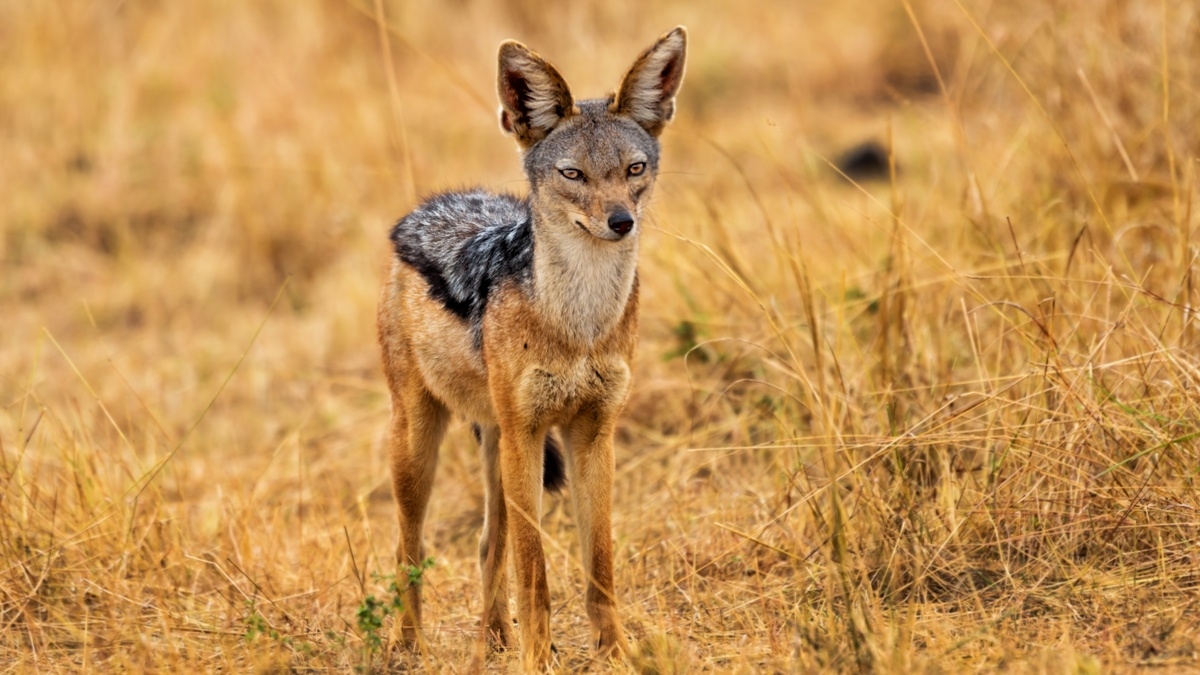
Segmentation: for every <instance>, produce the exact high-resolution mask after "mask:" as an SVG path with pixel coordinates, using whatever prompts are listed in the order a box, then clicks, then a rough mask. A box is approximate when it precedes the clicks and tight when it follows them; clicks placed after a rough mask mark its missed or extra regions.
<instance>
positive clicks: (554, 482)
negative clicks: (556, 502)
mask: <svg viewBox="0 0 1200 675" xmlns="http://www.w3.org/2000/svg"><path fill="white" fill-rule="evenodd" d="M545 447H546V457H545V460H544V461H543V464H542V487H543V488H545V489H546V490H549V491H550V492H558V491H559V490H562V489H563V486H564V485H566V484H567V466H566V463H565V462H564V461H563V454H562V450H560V449H559V447H558V441H556V440H555V439H554V435H553V434H546V446H545Z"/></svg>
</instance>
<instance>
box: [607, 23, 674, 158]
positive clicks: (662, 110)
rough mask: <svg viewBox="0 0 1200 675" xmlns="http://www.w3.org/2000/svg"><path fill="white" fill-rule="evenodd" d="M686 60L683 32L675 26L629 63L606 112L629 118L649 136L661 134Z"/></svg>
mask: <svg viewBox="0 0 1200 675" xmlns="http://www.w3.org/2000/svg"><path fill="white" fill-rule="evenodd" d="M686 58H687V29H685V28H684V27H683V26H676V27H675V29H674V30H672V31H670V32H669V33H667V34H665V35H663V36H662V37H660V38H659V39H658V41H657V42H655V43H654V44H653V45H651V46H650V48H649V49H647V50H646V51H644V52H642V54H641V55H640V56H638V58H637V60H636V61H634V62H633V66H632V67H630V69H629V72H628V73H626V74H625V77H624V79H622V80H621V86H620V88H619V89H617V95H616V97H615V98H614V99H613V102H612V105H611V106H610V107H609V110H610V111H612V112H613V113H614V114H617V115H626V116H628V117H630V118H632V119H633V120H634V121H635V122H637V123H638V124H640V125H641V126H642V128H643V129H645V130H646V131H648V132H649V133H650V135H651V136H658V135H659V134H661V133H662V130H663V127H665V126H666V124H667V122H669V121H671V118H672V117H674V116H675V95H676V94H678V93H679V87H680V85H682V84H683V71H684V62H685V60H686Z"/></svg>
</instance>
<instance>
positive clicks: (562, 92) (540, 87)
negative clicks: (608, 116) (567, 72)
mask: <svg viewBox="0 0 1200 675" xmlns="http://www.w3.org/2000/svg"><path fill="white" fill-rule="evenodd" d="M499 65H500V72H499V77H498V79H497V85H496V89H497V93H498V94H499V96H500V127H501V128H502V129H504V131H505V132H507V133H510V134H512V135H514V136H516V138H517V143H519V144H520V145H521V147H522V148H524V149H528V148H529V147H531V146H532V145H533V144H534V143H537V142H538V141H540V140H542V139H543V138H545V137H546V135H547V134H549V133H550V132H551V131H552V130H553V129H554V127H556V126H558V124H559V123H560V122H562V121H563V120H564V119H566V118H567V117H570V116H571V115H574V114H577V113H578V112H579V111H578V110H577V109H576V107H575V101H574V99H572V98H571V90H570V89H569V88H568V87H567V82H566V80H564V79H563V76H562V75H560V74H559V73H558V71H557V70H555V68H554V66H552V65H550V63H549V62H547V61H546V60H545V59H543V58H542V57H540V56H538V55H537V54H535V53H533V52H532V51H530V49H529V48H528V47H526V46H525V45H523V44H521V43H520V42H516V41H514V40H505V41H504V42H502V43H500V54H499Z"/></svg>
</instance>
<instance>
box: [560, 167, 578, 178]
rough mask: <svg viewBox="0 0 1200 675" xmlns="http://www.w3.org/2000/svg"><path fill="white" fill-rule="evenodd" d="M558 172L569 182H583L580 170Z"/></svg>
mask: <svg viewBox="0 0 1200 675" xmlns="http://www.w3.org/2000/svg"><path fill="white" fill-rule="evenodd" d="M558 172H559V173H561V174H562V175H563V178H566V179H567V180H583V172H582V171H580V170H579V169H559V170H558Z"/></svg>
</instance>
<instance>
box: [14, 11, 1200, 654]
mask: <svg viewBox="0 0 1200 675" xmlns="http://www.w3.org/2000/svg"><path fill="white" fill-rule="evenodd" d="M960 2H961V4H960ZM381 5H382V6H383V9H384V10H385V13H386V21H387V25H388V27H389V30H388V31H387V34H388V49H390V53H391V67H392V68H391V69H392V71H393V72H394V78H395V79H394V81H392V82H389V74H388V72H389V68H388V67H386V65H385V64H386V62H385V60H384V57H383V56H382V55H383V54H384V49H383V47H382V46H381V42H380V31H379V29H378V24H377V23H376V18H375V17H376V6H375V4H373V3H372V2H370V1H369V0H325V1H323V2H315V1H314V2H304V3H297V2H284V1H283V0H274V1H263V2H232V1H213V2H196V3H183V2H171V3H152V2H124V3H122V2H116V1H100V0H95V1H91V2H87V1H84V0H60V1H54V2H52V1H49V0H46V1H44V2H43V1H39V2H18V1H9V2H0V158H3V159H2V160H0V186H3V187H2V188H0V192H2V194H3V198H2V199H0V259H2V260H3V273H2V274H0V336H2V337H0V405H2V406H3V408H2V412H0V486H2V490H3V492H2V493H0V500H2V501H0V551H2V554H0V666H3V667H5V669H6V670H7V669H11V670H17V671H32V670H37V671H39V672H78V671H81V670H99V671H112V670H167V671H177V672H191V671H212V670H221V671H226V672H228V671H246V670H251V669H254V670H272V671H279V670H297V671H307V670H332V671H346V670H350V669H352V668H368V667H374V668H378V667H382V666H383V663H384V660H383V658H382V657H381V656H379V655H372V654H371V653H370V650H369V649H367V648H366V647H365V643H364V638H365V637H367V636H364V635H363V634H362V631H360V630H359V629H358V628H357V627H356V618H355V613H356V611H357V610H358V608H359V607H360V606H362V604H363V602H364V597H365V596H366V595H374V596H376V597H379V596H381V595H382V594H383V593H384V589H385V587H386V584H387V581H386V580H385V579H382V578H379V577H377V576H374V575H377V574H383V575H386V574H390V573H393V572H394V571H395V570H394V569H393V563H392V561H391V553H390V552H391V550H392V547H393V542H394V540H395V535H396V525H395V522H394V517H393V511H392V505H391V501H390V499H391V498H390V495H389V492H388V481H387V479H386V475H387V467H386V465H385V462H384V455H385V453H384V449H383V434H384V431H385V426H386V419H387V414H388V412H387V411H388V403H387V397H386V393H385V388H384V385H383V383H382V379H381V377H380V374H379V369H378V365H377V355H376V347H375V338H374V328H373V317H374V304H375V297H376V290H377V288H378V284H379V281H380V279H381V271H382V266H383V263H384V261H385V259H386V257H387V256H388V254H389V251H388V246H387V244H386V239H385V233H386V231H387V229H388V226H389V224H390V222H392V221H393V220H394V219H395V218H397V217H398V216H399V215H401V214H403V213H404V212H405V211H406V210H408V209H409V208H410V207H411V206H412V205H413V204H414V200H415V199H416V196H417V195H419V194H422V193H426V192H428V191H432V190H436V189H443V188H448V187H455V186H460V185H463V184H470V183H481V184H486V185H489V186H492V187H496V188H506V189H518V188H519V186H520V184H521V179H522V176H521V173H520V169H519V164H518V161H517V158H516V154H515V151H514V148H513V144H512V142H511V140H509V139H506V138H504V137H502V136H501V134H500V133H499V131H498V129H497V124H496V119H495V108H496V104H495V102H494V96H493V94H492V90H491V83H492V82H493V77H494V74H493V68H494V63H493V61H494V49H495V46H496V44H497V43H498V42H499V41H500V40H501V39H503V38H506V37H517V38H520V39H522V40H524V41H526V42H528V43H529V44H531V45H533V46H535V48H537V49H538V50H539V51H541V52H542V53H544V54H546V55H547V56H549V57H550V58H551V59H552V60H554V61H555V63H557V64H558V65H559V66H560V67H561V69H562V70H563V72H564V73H565V74H566V76H567V77H568V79H569V80H570V81H571V82H572V83H573V85H574V86H575V88H576V91H582V92H591V93H596V94H598V93H602V92H604V91H606V90H607V89H608V88H609V87H611V86H613V85H614V84H615V82H616V80H617V77H618V76H619V74H620V72H621V71H622V69H623V68H624V67H625V66H626V65H627V63H628V62H629V61H630V59H631V58H632V57H633V55H634V54H635V53H636V51H637V50H638V49H640V48H641V47H642V46H643V45H644V44H646V43H648V42H649V41H650V40H651V39H652V38H653V37H654V36H655V35H657V34H658V32H660V31H662V30H665V29H667V28H668V27H670V26H672V25H674V24H676V23H685V24H687V25H688V26H689V28H690V30H691V35H692V39H693V45H692V51H691V55H690V64H689V66H690V67H689V73H688V79H687V82H686V83H685V85H684V90H683V94H682V96H681V98H680V101H679V110H680V114H679V118H678V120H677V122H676V124H674V125H673V126H672V127H671V128H670V129H669V130H668V132H667V133H666V135H665V137H664V143H665V153H666V166H665V171H664V173H663V175H662V176H661V179H660V189H659V190H658V192H657V197H656V202H655V205H654V225H653V227H652V228H651V230H650V231H648V232H647V233H646V234H645V236H646V238H647V240H648V241H647V242H646V246H645V247H644V255H643V260H642V267H641V270H642V280H643V289H644V293H645V295H644V297H643V307H644V310H643V322H642V346H641V351H640V357H639V360H638V362H637V364H636V369H635V373H636V379H637V386H636V390H635V392H634V394H633V398H632V400H631V403H630V405H629V407H628V411H627V414H626V415H625V418H624V424H623V426H622V427H621V429H620V434H619V439H618V441H619V449H618V458H617V462H618V471H617V485H616V495H617V502H616V506H615V525H614V530H615V536H616V541H617V551H618V583H619V588H620V592H621V595H622V597H623V602H624V607H625V610H624V611H625V616H626V621H627V623H628V626H629V628H630V632H631V634H632V636H633V637H634V638H635V639H637V640H638V641H639V644H640V646H641V650H642V655H641V657H640V659H639V662H638V664H637V666H638V667H639V668H640V669H641V670H642V671H643V672H657V673H672V672H683V671H687V670H694V671H716V672H773V671H778V672H793V671H808V670H833V671H856V670H872V669H873V670H880V671H912V672H947V671H958V670H984V671H997V670H1016V671H1033V672H1068V671H1069V672H1094V671H1099V670H1104V671H1109V670H1114V671H1115V670H1125V669H1129V668H1137V667H1140V666H1150V665H1159V666H1165V667H1168V668H1175V669H1189V668H1197V667H1200V637H1197V636H1198V635H1200V543H1198V542H1200V488H1198V487H1197V481H1198V479H1200V476H1198V473H1200V325H1197V317H1196V309H1195V308H1196V307H1197V306H1198V304H1200V278H1197V271H1198V270H1200V261H1198V260H1197V257H1198V256H1200V231H1198V227H1200V213H1198V212H1200V203H1198V200H1197V197H1200V187H1198V181H1197V173H1198V171H1197V170H1198V169H1200V166H1198V164H1197V156H1198V155H1200V135H1198V134H1197V129H1198V128H1200V62H1198V61H1197V55H1198V54H1200V8H1198V6H1197V5H1196V4H1195V3H1186V2H1177V1H1164V2H1143V3H1137V2H1127V1H1123V0H1062V1H1060V2H1053V3H1040V2H1032V1H1029V2H990V1H987V0H929V1H922V2H918V1H915V0H914V1H913V2H912V3H911V5H909V4H908V3H907V2H905V0H896V1H888V2H878V3H870V4H869V5H868V6H867V7H863V6H861V4H859V3H816V2H804V3H794V2H782V1H781V2H775V3H769V4H765V5H754V6H753V8H752V9H751V8H750V7H748V6H746V5H745V3H723V2H716V1H715V0H710V1H701V2H693V3H682V2H680V3H637V4H634V3H629V4H622V5H620V6H617V4H616V3H600V2H596V3H583V4H577V3H571V4H569V5H567V4H564V5H563V6H562V7H559V8H558V9H554V10H545V9H542V8H540V4H539V3H536V2H533V1H532V0H524V1H521V2H514V3H512V5H511V6H509V7H502V6H496V5H493V4H489V3H484V2H472V1H467V0H462V1H459V2H453V3H446V4H444V5H434V4H433V3H400V2H395V1H388V2H383V3H381ZM917 26H919V27H920V31H918V30H917ZM922 36H923V37H922ZM927 50H928V52H927ZM931 63H934V64H936V66H937V72H936V73H935V71H934V70H933V69H932V68H931V65H930V64H931ZM867 138H877V139H880V140H881V141H883V142H889V139H890V144H891V146H892V147H893V149H894V157H895V159H896V161H897V163H898V169H897V171H896V173H895V174H894V176H893V177H892V178H891V179H890V180H889V179H884V180H881V181H877V182H872V183H866V184H863V185H862V186H858V185H854V184H851V183H849V182H847V181H845V180H843V179H841V178H840V177H838V176H837V175H836V173H835V172H834V171H833V170H832V169H831V167H830V164H829V163H828V162H827V159H828V158H832V157H834V156H835V155H836V154H837V153H838V152H839V151H840V150H841V149H843V148H845V147H847V146H848V145H850V144H852V143H855V142H858V141H861V140H863V139H867ZM285 279H290V281H288V282H287V283H285ZM277 295H278V298H279V301H278V303H276V304H274V306H273V305H272V303H273V300H274V299H275V298H276V297H277ZM272 307H273V309H272ZM260 328H261V332H259V329H260ZM481 505H482V485H481V480H480V468H479V465H478V462H477V460H476V454H475V450H474V449H473V447H472V442H471V440H470V433H469V431H468V430H467V429H466V427H465V425H463V424H461V423H459V424H456V426H455V427H454V428H453V429H452V432H451V434H450V439H449V442H448V443H447V444H446V446H445V447H444V448H443V452H442V462H441V468H440V471H439V475H438V479H437V487H436V490H435V494H434V500H433V504H432V514H431V517H430V522H429V525H428V531H427V535H428V542H429V550H430V552H431V553H432V555H433V556H434V557H435V559H436V564H435V566H434V567H433V568H432V569H431V570H429V571H428V572H427V573H426V575H425V583H426V585H427V597H428V598H429V605H428V608H427V612H428V619H429V642H430V649H429V650H428V652H427V654H426V655H425V656H424V657H423V658H422V659H417V658H413V657H407V656H403V655H400V654H395V655H393V656H392V657H391V662H390V665H391V666H392V667H395V668H401V667H404V666H405V665H409V666H424V667H425V668H426V670H428V671H430V672H437V671H443V670H444V671H450V672H454V671H457V670H460V669H461V664H462V663H463V662H464V661H465V659H466V657H467V655H468V654H469V653H470V645H471V641H472V639H473V637H474V635H475V631H476V618H475V617H476V616H477V615H478V612H479V597H478V583H479V582H478V573H477V571H476V568H475V556H474V547H475V541H476V537H477V535H478V530H479V526H480V523H481V510H482V506H481ZM568 511H569V509H567V508H566V500H564V499H563V498H561V497H559V498H554V499H551V500H549V502H548V509H547V513H546V516H545V527H546V529H547V532H548V534H549V537H548V541H547V549H548V557H549V561H550V565H551V566H552V580H553V582H552V589H551V591H552V597H553V606H554V617H553V630H554V632H555V636H556V638H555V639H556V643H557V646H558V649H559V654H560V657H561V661H562V663H563V665H564V668H565V669H566V670H569V671H577V670H589V669H590V670H593V671H594V670H603V669H604V668H603V667H602V666H597V665H596V664H592V663H591V662H590V661H589V659H590V652H589V651H588V639H589V637H588V629H587V624H586V620H585V618H584V615H583V604H582V599H581V597H580V590H581V587H582V580H581V573H580V569H579V565H578V559H577V554H576V552H575V546H574V537H575V535H574V531H573V529H572V525H571V518H570V514H569V512H568ZM513 663H514V661H513V657H512V656H511V655H506V656H501V657H496V658H494V659H493V660H492V662H491V664H492V665H493V666H494V667H495V668H496V669H498V670H503V669H507V668H509V667H511V666H512V665H513ZM618 669H619V670H621V669H624V667H623V666H622V667H619V668H618Z"/></svg>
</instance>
